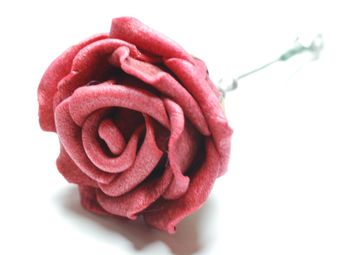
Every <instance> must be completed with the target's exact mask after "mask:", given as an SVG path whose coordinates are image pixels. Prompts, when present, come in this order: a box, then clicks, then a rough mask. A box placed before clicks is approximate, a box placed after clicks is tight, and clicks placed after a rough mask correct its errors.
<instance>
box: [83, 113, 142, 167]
mask: <svg viewBox="0 0 350 255" xmlns="http://www.w3.org/2000/svg"><path fill="white" fill-rule="evenodd" d="M105 115H106V111H104V110H102V111H101V110H100V111H96V112H94V113H92V114H91V115H90V116H89V117H88V118H87V119H86V121H85V122H84V124H83V128H82V141H83V146H84V150H85V152H86V155H87V156H88V157H89V159H90V160H91V162H92V163H93V164H94V165H95V166H96V167H98V168H99V169H101V170H103V171H105V172H108V173H119V172H122V171H125V170H126V169H128V168H129V167H131V166H132V164H133V163H134V161H135V158H136V150H137V142H138V139H139V137H140V135H141V132H142V131H143V127H140V128H138V129H136V131H135V132H134V134H133V135H132V136H131V138H130V140H129V142H128V144H127V145H126V147H125V150H124V151H123V153H122V154H121V155H119V156H118V157H109V156H107V155H106V154H105V152H104V151H103V149H102V148H101V144H100V142H99V141H98V140H97V139H96V136H97V133H98V128H99V124H100V122H101V119H103V118H104V117H105Z"/></svg>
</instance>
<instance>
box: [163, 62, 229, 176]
mask: <svg viewBox="0 0 350 255" xmlns="http://www.w3.org/2000/svg"><path fill="white" fill-rule="evenodd" d="M165 65H166V66H167V67H169V68H170V69H171V70H172V71H173V72H174V73H175V74H176V76H177V77H178V78H179V79H180V80H181V81H182V83H183V84H184V86H185V87H186V89H187V90H188V91H189V92H190V93H191V94H192V95H193V97H194V98H196V100H197V102H198V103H199V105H200V107H201V109H202V112H203V114H204V116H205V118H206V120H207V123H208V126H209V129H210V132H211V133H212V136H213V140H214V143H215V147H216V148H217V150H218V152H219V154H220V156H221V160H220V161H218V162H221V171H220V175H222V174H224V173H225V171H226V169H227V164H228V159H229V156H230V144H231V136H232V129H231V128H230V127H229V125H228V123H227V119H226V117H225V115H224V112H223V110H222V108H221V106H220V103H219V100H218V98H217V95H216V94H215V93H213V92H212V87H211V85H210V84H209V83H208V80H207V79H206V78H207V77H206V76H203V72H201V68H198V67H197V66H195V65H193V64H191V63H189V62H187V61H184V60H182V59H177V58H171V59H167V60H165Z"/></svg>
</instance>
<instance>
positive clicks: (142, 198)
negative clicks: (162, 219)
mask: <svg viewBox="0 0 350 255" xmlns="http://www.w3.org/2000/svg"><path fill="white" fill-rule="evenodd" d="M172 177H173V175H172V171H171V169H170V168H168V169H166V170H165V172H164V175H163V176H162V177H160V178H158V179H156V180H152V181H150V182H148V183H145V184H143V185H140V186H139V187H137V188H135V189H133V190H132V191H130V192H128V193H126V194H124V195H121V196H119V197H111V196H108V195H106V194H105V193H103V192H102V191H99V192H97V201H98V203H99V204H100V205H101V206H102V207H103V208H104V209H105V210H106V211H107V212H109V213H111V214H114V215H119V216H124V217H128V218H129V219H132V220H134V219H136V214H137V213H139V212H141V211H143V210H144V209H146V208H147V207H148V206H149V205H150V204H152V203H153V202H155V201H156V200H157V199H158V198H159V197H160V196H161V195H162V193H163V192H164V191H165V190H166V188H167V187H168V185H169V183H170V181H171V180H172Z"/></svg>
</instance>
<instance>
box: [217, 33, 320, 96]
mask: <svg viewBox="0 0 350 255" xmlns="http://www.w3.org/2000/svg"><path fill="white" fill-rule="evenodd" d="M323 46H324V42H323V37H322V35H321V34H317V35H316V36H315V37H314V38H313V39H312V40H311V42H310V41H308V42H307V41H306V42H303V40H302V38H297V39H296V40H295V42H294V46H293V47H292V48H290V49H288V50H287V51H285V52H284V53H283V54H281V55H280V56H279V57H278V58H276V59H275V60H272V61H271V62H268V63H266V64H264V65H262V66H260V67H258V68H255V69H253V70H251V71H249V72H246V73H244V74H241V75H239V76H237V77H236V78H233V79H232V80H231V81H230V82H229V84H224V83H225V81H224V80H223V79H221V80H220V81H219V90H220V91H221V93H222V96H223V97H225V95H226V93H227V92H229V91H232V90H235V89H236V88H237V87H238V81H239V80H241V79H243V78H244V77H247V76H249V75H251V74H254V73H256V72H258V71H260V70H263V69H265V68H267V67H269V66H271V65H273V64H275V63H277V62H281V61H287V60H289V59H290V58H292V57H294V56H296V55H298V54H301V53H304V52H310V53H311V54H312V55H313V58H312V59H314V60H315V59H318V58H319V55H320V53H321V51H322V49H323Z"/></svg>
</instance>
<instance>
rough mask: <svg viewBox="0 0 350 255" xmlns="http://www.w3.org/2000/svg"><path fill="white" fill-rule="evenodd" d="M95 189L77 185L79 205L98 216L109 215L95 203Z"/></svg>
mask: <svg viewBox="0 0 350 255" xmlns="http://www.w3.org/2000/svg"><path fill="white" fill-rule="evenodd" d="M96 192H97V189H96V188H93V187H89V186H83V185H79V193H80V203H81V205H82V206H83V207H84V208H85V209H86V210H88V211H91V212H93V213H96V214H99V215H110V214H109V213H108V212H107V211H105V210H104V209H103V208H102V207H101V206H100V205H99V203H98V202H97V199H96Z"/></svg>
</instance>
